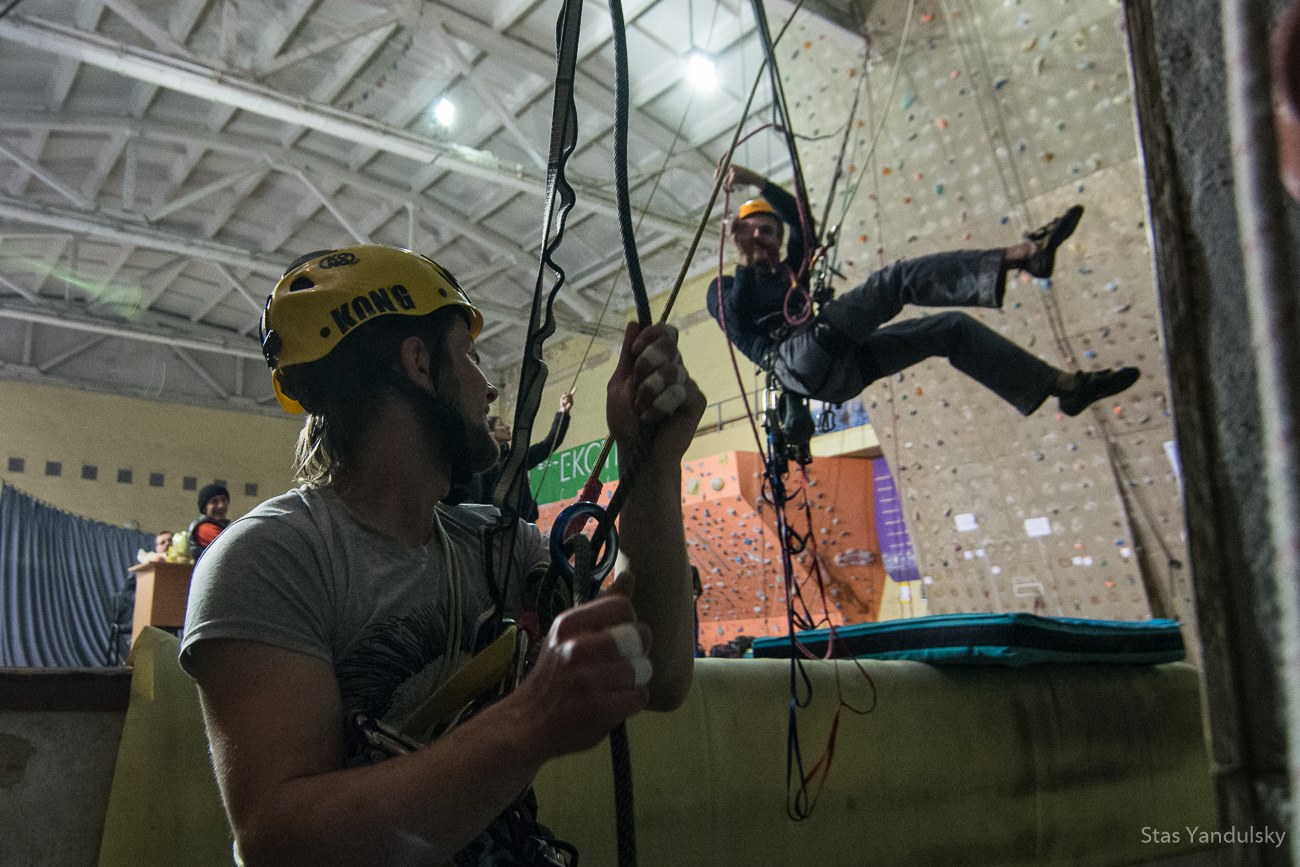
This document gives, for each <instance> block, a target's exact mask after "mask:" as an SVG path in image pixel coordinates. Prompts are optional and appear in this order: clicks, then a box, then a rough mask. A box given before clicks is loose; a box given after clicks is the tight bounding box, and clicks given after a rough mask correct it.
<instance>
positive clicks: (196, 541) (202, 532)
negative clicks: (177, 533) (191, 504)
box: [186, 482, 230, 560]
mask: <svg viewBox="0 0 1300 867" xmlns="http://www.w3.org/2000/svg"><path fill="white" fill-rule="evenodd" d="M229 509H230V491H228V490H226V487H225V486H224V485H218V484H216V483H215V482H214V483H213V484H210V485H204V486H203V487H202V488H201V489H199V516H198V517H197V518H195V519H194V523H192V524H190V528H189V530H187V531H186V534H187V535H188V536H189V538H190V555H191V556H192V557H193V558H194V559H195V560H198V559H199V555H200V554H202V553H203V551H204V549H205V548H207V547H208V546H209V545H211V544H212V542H213V540H214V539H216V538H217V535H218V534H219V533H220V532H221V531H222V530H224V529H226V527H227V526H228V525H229V524H230V519H229V518H227V517H226V512H227V511H228V510H229Z"/></svg>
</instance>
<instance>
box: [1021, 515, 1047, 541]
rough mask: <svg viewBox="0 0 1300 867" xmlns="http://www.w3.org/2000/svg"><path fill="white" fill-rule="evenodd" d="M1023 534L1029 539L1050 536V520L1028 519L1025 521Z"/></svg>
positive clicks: (1042, 518) (1044, 518)
mask: <svg viewBox="0 0 1300 867" xmlns="http://www.w3.org/2000/svg"><path fill="white" fill-rule="evenodd" d="M1025 534H1026V535H1027V536H1029V537H1030V538H1031V539H1032V538H1034V537H1035V536H1050V535H1052V521H1051V519H1050V518H1046V517H1039V518H1029V519H1028V520H1026V521H1025Z"/></svg>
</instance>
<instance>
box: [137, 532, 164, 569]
mask: <svg viewBox="0 0 1300 867" xmlns="http://www.w3.org/2000/svg"><path fill="white" fill-rule="evenodd" d="M171 547H172V531H171V530H163V531H162V532H161V533H159V534H158V535H157V536H154V537H153V550H152V551H146V550H144V549H143V548H141V549H140V552H139V553H138V554H137V555H136V560H138V561H139V562H140V563H141V564H145V563H164V562H166V560H167V552H168V551H170V550H171Z"/></svg>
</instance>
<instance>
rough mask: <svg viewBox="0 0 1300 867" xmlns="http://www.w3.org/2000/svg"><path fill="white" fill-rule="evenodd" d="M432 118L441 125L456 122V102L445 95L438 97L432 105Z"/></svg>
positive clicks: (449, 124)
mask: <svg viewBox="0 0 1300 867" xmlns="http://www.w3.org/2000/svg"><path fill="white" fill-rule="evenodd" d="M433 118H434V120H436V121H438V123H440V124H442V125H443V126H451V125H452V124H453V123H455V122H456V104H455V103H454V102H452V101H451V100H450V99H448V98H447V97H445V96H444V97H443V98H442V99H439V100H438V102H437V104H436V105H434V107H433Z"/></svg>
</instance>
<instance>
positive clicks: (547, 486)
mask: <svg viewBox="0 0 1300 867" xmlns="http://www.w3.org/2000/svg"><path fill="white" fill-rule="evenodd" d="M604 444H605V441H604V440H592V441H591V442H589V443H583V444H582V445H580V446H574V447H573V448H570V449H564V450H563V451H559V452H556V453H555V454H553V455H551V456H550V458H548V459H547V460H546V462H545V463H543V464H539V465H538V466H537V467H536V468H534V469H531V470H529V471H528V484H529V485H530V486H531V487H532V489H533V497H534V498H535V499H536V500H537V503H538V505H544V504H546V503H554V502H556V501H558V500H572V499H573V498H574V497H576V496H578V492H579V491H581V490H582V486H583V485H585V484H586V483H587V477H588V476H590V475H591V468H592V467H593V466H594V465H595V463H596V459H597V458H599V457H600V447H601V446H603V445H604ZM600 480H601V481H602V482H616V481H618V446H617V445H615V446H614V447H613V448H611V449H610V451H609V459H608V460H606V461H605V467H604V468H603V469H602V470H601V471H600Z"/></svg>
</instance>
